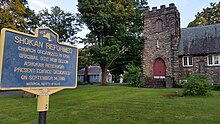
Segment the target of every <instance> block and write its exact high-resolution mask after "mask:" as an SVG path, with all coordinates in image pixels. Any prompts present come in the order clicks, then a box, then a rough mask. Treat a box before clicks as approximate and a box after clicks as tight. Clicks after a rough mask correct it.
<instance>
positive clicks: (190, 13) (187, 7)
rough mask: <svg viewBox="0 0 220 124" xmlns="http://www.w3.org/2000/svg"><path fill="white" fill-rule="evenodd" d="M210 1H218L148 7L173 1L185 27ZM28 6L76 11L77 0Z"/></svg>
mask: <svg viewBox="0 0 220 124" xmlns="http://www.w3.org/2000/svg"><path fill="white" fill-rule="evenodd" d="M211 2H219V0H148V5H149V6H150V8H152V7H155V6H157V7H158V8H159V7H160V5H166V6H169V3H174V4H175V5H176V6H177V9H178V10H179V12H180V17H181V28H184V27H187V25H188V23H189V22H190V21H192V20H194V19H195V15H196V14H197V12H201V11H202V9H203V8H205V7H209V6H210V3H211ZM28 3H29V6H30V8H32V9H34V10H36V11H39V10H42V9H44V8H48V9H49V8H50V7H51V6H59V7H60V8H61V9H63V10H65V11H68V12H72V13H76V12H77V6H76V5H77V0H28ZM86 32H88V30H84V31H82V32H81V33H79V34H78V36H81V37H84V36H85V34H86Z"/></svg>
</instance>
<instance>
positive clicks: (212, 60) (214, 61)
mask: <svg viewBox="0 0 220 124" xmlns="http://www.w3.org/2000/svg"><path fill="white" fill-rule="evenodd" d="M207 63H208V66H219V65H220V55H209V56H208V57H207Z"/></svg>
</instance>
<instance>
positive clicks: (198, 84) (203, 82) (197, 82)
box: [183, 74, 211, 96]
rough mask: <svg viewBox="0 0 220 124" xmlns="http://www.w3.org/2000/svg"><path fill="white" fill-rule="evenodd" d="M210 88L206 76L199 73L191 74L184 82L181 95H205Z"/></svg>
mask: <svg viewBox="0 0 220 124" xmlns="http://www.w3.org/2000/svg"><path fill="white" fill-rule="evenodd" d="M210 90H211V84H210V83H209V81H208V79H207V77H206V76H205V75H201V74H195V75H191V76H189V77H188V78H187V82H186V83H185V84H184V90H183V96H196V95H206V94H207V93H208V92H209V91H210Z"/></svg>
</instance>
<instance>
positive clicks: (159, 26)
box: [155, 19, 163, 32]
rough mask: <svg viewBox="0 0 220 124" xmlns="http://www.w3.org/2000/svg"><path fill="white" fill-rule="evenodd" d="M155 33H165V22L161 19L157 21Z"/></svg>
mask: <svg viewBox="0 0 220 124" xmlns="http://www.w3.org/2000/svg"><path fill="white" fill-rule="evenodd" d="M155 31H156V32H161V31H163V21H162V20H161V19H157V21H156V27H155Z"/></svg>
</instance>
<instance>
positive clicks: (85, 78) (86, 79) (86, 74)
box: [83, 65, 89, 83]
mask: <svg viewBox="0 0 220 124" xmlns="http://www.w3.org/2000/svg"><path fill="white" fill-rule="evenodd" d="M88 73H89V70H88V65H86V66H85V71H84V79H83V82H88V83H89V78H88Z"/></svg>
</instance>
